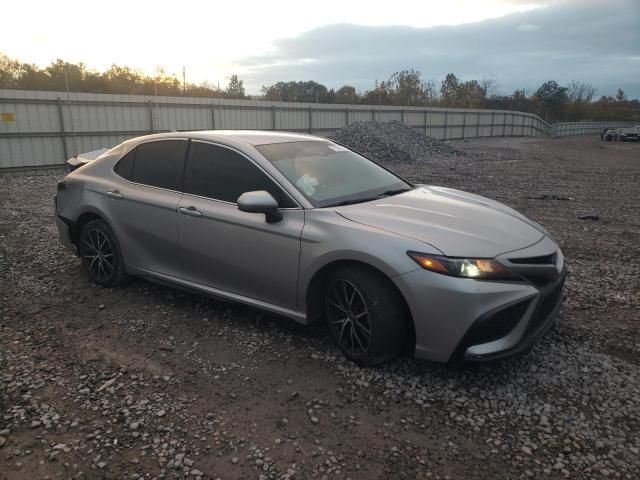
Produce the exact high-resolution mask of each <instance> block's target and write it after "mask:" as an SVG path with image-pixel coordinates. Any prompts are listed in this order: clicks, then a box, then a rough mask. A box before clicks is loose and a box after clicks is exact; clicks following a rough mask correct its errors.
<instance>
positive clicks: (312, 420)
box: [310, 417, 320, 423]
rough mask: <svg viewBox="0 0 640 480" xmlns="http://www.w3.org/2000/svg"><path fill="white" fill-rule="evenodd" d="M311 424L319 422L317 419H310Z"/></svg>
mask: <svg viewBox="0 0 640 480" xmlns="http://www.w3.org/2000/svg"><path fill="white" fill-rule="evenodd" d="M310 420H311V423H318V422H319V421H320V420H318V417H311V418H310Z"/></svg>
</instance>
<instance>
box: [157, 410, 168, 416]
mask: <svg viewBox="0 0 640 480" xmlns="http://www.w3.org/2000/svg"><path fill="white" fill-rule="evenodd" d="M166 414H167V412H165V411H164V409H163V410H158V411H157V412H156V415H157V416H159V417H164V416H165V415H166Z"/></svg>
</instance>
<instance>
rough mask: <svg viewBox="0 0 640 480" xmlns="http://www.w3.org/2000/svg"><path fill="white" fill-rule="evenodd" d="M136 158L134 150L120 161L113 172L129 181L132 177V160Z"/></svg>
mask: <svg viewBox="0 0 640 480" xmlns="http://www.w3.org/2000/svg"><path fill="white" fill-rule="evenodd" d="M135 158H136V150H135V148H134V149H133V150H131V151H130V152H129V153H127V154H126V155H125V156H124V157H122V158H121V159H120V161H119V162H118V163H116V166H115V168H114V170H115V172H116V173H117V174H118V175H120V176H121V177H122V178H125V179H127V180H131V177H132V175H133V160H134V159H135Z"/></svg>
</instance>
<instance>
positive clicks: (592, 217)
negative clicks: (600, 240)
mask: <svg viewBox="0 0 640 480" xmlns="http://www.w3.org/2000/svg"><path fill="white" fill-rule="evenodd" d="M578 218H579V219H580V220H594V221H595V220H600V216H599V215H594V214H588V215H578Z"/></svg>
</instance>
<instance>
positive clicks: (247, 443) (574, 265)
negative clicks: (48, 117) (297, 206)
mask: <svg viewBox="0 0 640 480" xmlns="http://www.w3.org/2000/svg"><path fill="white" fill-rule="evenodd" d="M452 145H453V147H452V148H455V149H456V150H459V151H461V152H465V155H464V156H457V155H455V156H451V158H450V159H449V160H448V161H446V162H445V161H443V162H428V161H427V162H413V161H411V162H399V161H395V160H394V162H396V163H394V164H393V168H394V169H395V170H397V171H398V172H399V173H401V174H402V175H404V176H406V177H407V178H409V179H410V180H412V181H415V182H422V183H430V184H437V185H445V186H450V187H455V188H461V189H464V190H468V191H472V192H475V193H480V194H484V195H487V196H489V197H492V198H495V199H497V200H500V201H503V202H505V203H507V204H509V205H511V206H513V207H515V208H517V209H519V210H521V211H522V212H523V213H525V214H527V215H528V216H530V217H531V218H533V219H534V220H536V221H539V222H540V223H542V224H543V225H544V226H545V227H546V228H547V229H548V230H549V231H550V232H551V234H553V235H554V236H555V237H556V238H557V239H558V241H559V242H560V244H561V246H562V249H563V251H564V253H565V255H566V257H567V262H568V267H569V276H568V279H567V287H566V298H565V302H564V307H563V310H562V313H561V315H560V319H559V324H558V326H557V327H556V328H555V329H554V330H552V331H551V332H549V334H548V335H547V336H546V337H545V338H544V339H543V340H542V342H541V343H540V344H538V345H537V346H536V347H535V348H534V349H533V350H532V351H531V352H530V353H528V354H527V355H524V356H519V357H517V358H511V359H507V360H504V361H501V362H498V363H492V364H486V365H480V366H475V367H473V366H467V367H450V366H446V365H436V364H432V363H427V362H422V361H418V360H414V359H412V358H410V357H406V358H402V359H399V360H397V361H395V362H393V363H391V364H388V365H384V366H381V367H379V368H374V369H361V368H358V367H357V366H355V365H354V364H352V363H349V362H347V361H345V360H344V359H343V358H342V357H341V355H340V353H339V351H338V350H337V348H336V347H334V345H333V343H332V342H331V341H330V338H329V335H328V333H327V331H326V329H325V328H324V327H323V326H322V325H313V326H311V327H302V326H300V325H297V324H295V323H293V322H291V321H288V320H286V319H281V318H277V317H273V316H270V315H268V314H265V313H262V312H259V311H256V310H252V309H250V308H247V307H243V306H240V305H236V304H231V303H224V302H221V301H216V300H212V299H207V298H205V297H201V296H198V295H192V294H187V293H182V292H179V291H177V290H174V289H171V288H166V287H160V286H156V285H153V284H150V283H148V282H146V281H143V280H135V281H134V282H133V283H132V284H130V285H129V286H127V287H125V288H117V289H105V288H101V287H98V286H96V285H93V284H91V283H90V282H89V281H88V280H87V276H86V275H85V274H84V272H83V271H82V269H81V266H80V261H79V260H78V259H77V258H75V257H73V256H72V255H71V254H69V253H68V252H67V251H65V250H64V249H63V248H62V247H61V246H60V245H59V243H58V240H57V234H56V230H55V227H54V223H53V213H52V197H53V194H54V192H55V185H56V181H57V178H56V177H55V176H52V175H44V176H33V177H6V178H0V202H2V208H1V209H0V284H1V285H2V290H1V292H0V480H9V479H11V480H14V479H16V480H27V479H28V480H32V479H45V478H49V479H69V478H72V479H93V478H113V479H132V480H134V479H160V478H166V479H170V478H186V479H197V478H202V479H205V478H207V479H209V478H211V479H215V478H220V479H304V480H306V479H347V478H351V479H354V480H357V479H363V480H364V479H366V480H369V479H398V480H400V479H506V478H509V479H527V478H550V479H566V478H569V479H575V478H580V479H603V478H615V479H629V480H637V479H638V478H640V368H639V366H640V360H639V359H640V334H639V328H638V327H639V325H638V322H639V321H640V276H639V275H638V271H639V270H640V260H639V259H640V208H639V205H638V203H639V197H638V185H639V183H640V161H639V159H640V145H633V144H610V143H609V144H601V143H600V141H599V139H597V138H566V139H560V140H543V139H525V138H519V139H486V140H470V141H458V142H453V143H452ZM566 199H569V200H566ZM585 215H597V216H598V218H599V220H598V221H585V220H581V219H580V217H581V216H585Z"/></svg>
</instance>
